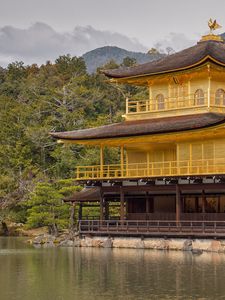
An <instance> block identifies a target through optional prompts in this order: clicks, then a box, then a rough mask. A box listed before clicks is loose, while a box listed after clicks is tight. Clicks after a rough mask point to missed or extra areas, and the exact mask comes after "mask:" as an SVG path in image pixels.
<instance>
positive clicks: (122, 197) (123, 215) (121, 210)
mask: <svg viewBox="0 0 225 300" xmlns="http://www.w3.org/2000/svg"><path fill="white" fill-rule="evenodd" d="M124 219H125V214H124V192H123V189H122V187H120V220H121V221H123V220H124Z"/></svg>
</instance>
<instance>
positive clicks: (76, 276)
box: [0, 238, 225, 300]
mask: <svg viewBox="0 0 225 300" xmlns="http://www.w3.org/2000/svg"><path fill="white" fill-rule="evenodd" d="M0 270H1V272H0V300H76V299H77V300H89V299H94V300H102V299H106V300H111V299H123V300H139V299H140V300H145V299H185V300H187V299H201V300H203V299H225V255H224V254H217V253H203V254H202V255H193V254H191V253H185V252H178V251H177V252H176V251H170V252H167V251H159V250H158V251H153V250H143V249H103V248H39V249H35V248H34V247H32V246H30V245H28V244H26V243H25V239H23V238H0Z"/></svg>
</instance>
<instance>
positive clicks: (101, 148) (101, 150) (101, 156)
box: [100, 145, 104, 177]
mask: <svg viewBox="0 0 225 300" xmlns="http://www.w3.org/2000/svg"><path fill="white" fill-rule="evenodd" d="M103 165H104V147H103V146H102V145H101V146H100V173H101V174H100V177H103Z"/></svg>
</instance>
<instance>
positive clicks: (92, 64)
mask: <svg viewBox="0 0 225 300" xmlns="http://www.w3.org/2000/svg"><path fill="white" fill-rule="evenodd" d="M162 55H163V54H160V53H152V54H149V53H143V52H135V51H128V50H126V49H123V48H120V47H117V46H103V47H99V48H96V49H94V50H91V51H88V52H86V53H84V54H83V55H82V57H83V59H84V61H85V63H86V66H87V71H88V73H94V72H95V71H96V69H97V68H98V67H100V66H103V65H105V64H106V63H107V62H109V61H110V60H114V61H115V62H116V63H117V64H121V63H122V62H123V59H124V58H126V57H130V58H134V59H135V60H136V62H137V63H138V64H143V63H146V62H149V61H153V60H156V59H159V58H161V57H162Z"/></svg>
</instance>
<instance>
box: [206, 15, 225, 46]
mask: <svg viewBox="0 0 225 300" xmlns="http://www.w3.org/2000/svg"><path fill="white" fill-rule="evenodd" d="M208 26H209V29H210V32H209V34H207V35H203V36H202V38H201V40H200V42H206V41H216V42H224V40H223V39H222V37H221V36H220V35H216V34H214V33H213V32H214V31H215V30H217V29H219V28H222V26H221V25H219V24H218V23H217V21H216V20H214V21H213V20H212V18H210V19H209V21H208Z"/></svg>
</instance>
